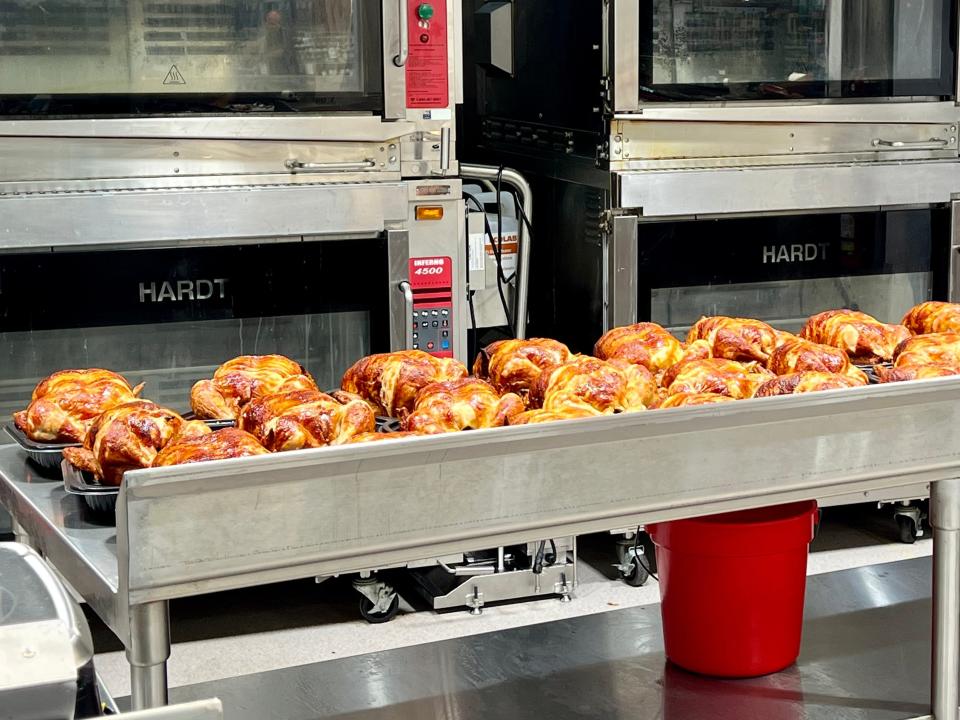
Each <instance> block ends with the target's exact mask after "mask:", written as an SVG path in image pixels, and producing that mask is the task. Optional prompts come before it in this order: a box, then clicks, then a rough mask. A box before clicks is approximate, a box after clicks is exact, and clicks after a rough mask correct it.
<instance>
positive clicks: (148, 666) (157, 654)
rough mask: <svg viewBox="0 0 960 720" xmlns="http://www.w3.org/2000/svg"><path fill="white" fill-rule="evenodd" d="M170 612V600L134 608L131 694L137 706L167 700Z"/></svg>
mask: <svg viewBox="0 0 960 720" xmlns="http://www.w3.org/2000/svg"><path fill="white" fill-rule="evenodd" d="M168 657H170V616H169V612H168V607H167V603H166V601H161V602H152V603H145V604H143V605H134V606H133V607H131V608H130V643H129V645H128V646H127V661H128V662H129V663H130V696H131V700H132V705H133V709H134V710H147V709H149V708H155V707H162V706H163V705H166V704H167V658H168Z"/></svg>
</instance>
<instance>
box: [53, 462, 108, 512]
mask: <svg viewBox="0 0 960 720" xmlns="http://www.w3.org/2000/svg"><path fill="white" fill-rule="evenodd" d="M60 472H61V474H62V475H63V489H64V490H66V491H67V492H68V493H70V494H71V495H80V496H81V497H83V500H84V502H86V503H87V507H89V508H90V509H91V510H93V511H95V512H100V513H112V512H114V511H115V510H116V509H117V497H118V496H119V495H120V487H119V486H116V487H115V486H113V485H101V484H100V483H98V482H97V481H96V480H94V479H93V477H92V476H91V475H90V474H89V473H85V472H84V471H83V470H79V469H78V468H75V467H74V466H73V465H71V464H70V461H69V460H67V459H66V458H63V460H62V461H61V463H60Z"/></svg>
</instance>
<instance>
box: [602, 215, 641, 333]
mask: <svg viewBox="0 0 960 720" xmlns="http://www.w3.org/2000/svg"><path fill="white" fill-rule="evenodd" d="M604 243H605V244H604V253H605V255H606V260H607V262H606V268H607V269H606V273H605V278H604V282H605V284H606V292H604V299H605V301H604V307H603V316H604V317H603V329H604V332H606V331H607V330H610V329H611V328H615V327H620V326H622V325H631V324H632V323H635V322H636V321H637V292H638V289H637V262H638V254H639V247H638V244H637V218H636V216H635V215H618V216H616V217H614V218H613V223H612V228H611V232H609V233H608V234H607V235H606V237H605V238H604Z"/></svg>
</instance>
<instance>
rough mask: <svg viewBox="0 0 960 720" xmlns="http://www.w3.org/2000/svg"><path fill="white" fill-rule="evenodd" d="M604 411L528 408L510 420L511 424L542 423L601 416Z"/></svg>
mask: <svg viewBox="0 0 960 720" xmlns="http://www.w3.org/2000/svg"><path fill="white" fill-rule="evenodd" d="M601 415H603V413H600V412H597V411H596V410H593V409H591V408H586V407H567V408H564V409H563V410H527V411H526V412H524V413H520V414H519V415H517V416H516V417H515V418H513V419H512V420H511V421H510V424H511V425H540V424H542V423H548V422H558V421H560V420H578V419H580V418H587V417H600V416H601Z"/></svg>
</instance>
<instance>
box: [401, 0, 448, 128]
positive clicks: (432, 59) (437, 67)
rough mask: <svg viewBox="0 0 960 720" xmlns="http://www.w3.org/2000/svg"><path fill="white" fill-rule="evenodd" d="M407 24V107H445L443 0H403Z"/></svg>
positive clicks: (445, 8) (445, 6)
mask: <svg viewBox="0 0 960 720" xmlns="http://www.w3.org/2000/svg"><path fill="white" fill-rule="evenodd" d="M407 27H408V28H409V47H410V54H409V56H408V58H407V64H406V68H407V70H406V74H407V107H408V108H411V109H425V110H429V109H443V108H446V107H448V106H449V105H450V70H449V67H448V62H449V49H448V43H447V2H446V0H435V1H434V2H421V0H407Z"/></svg>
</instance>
